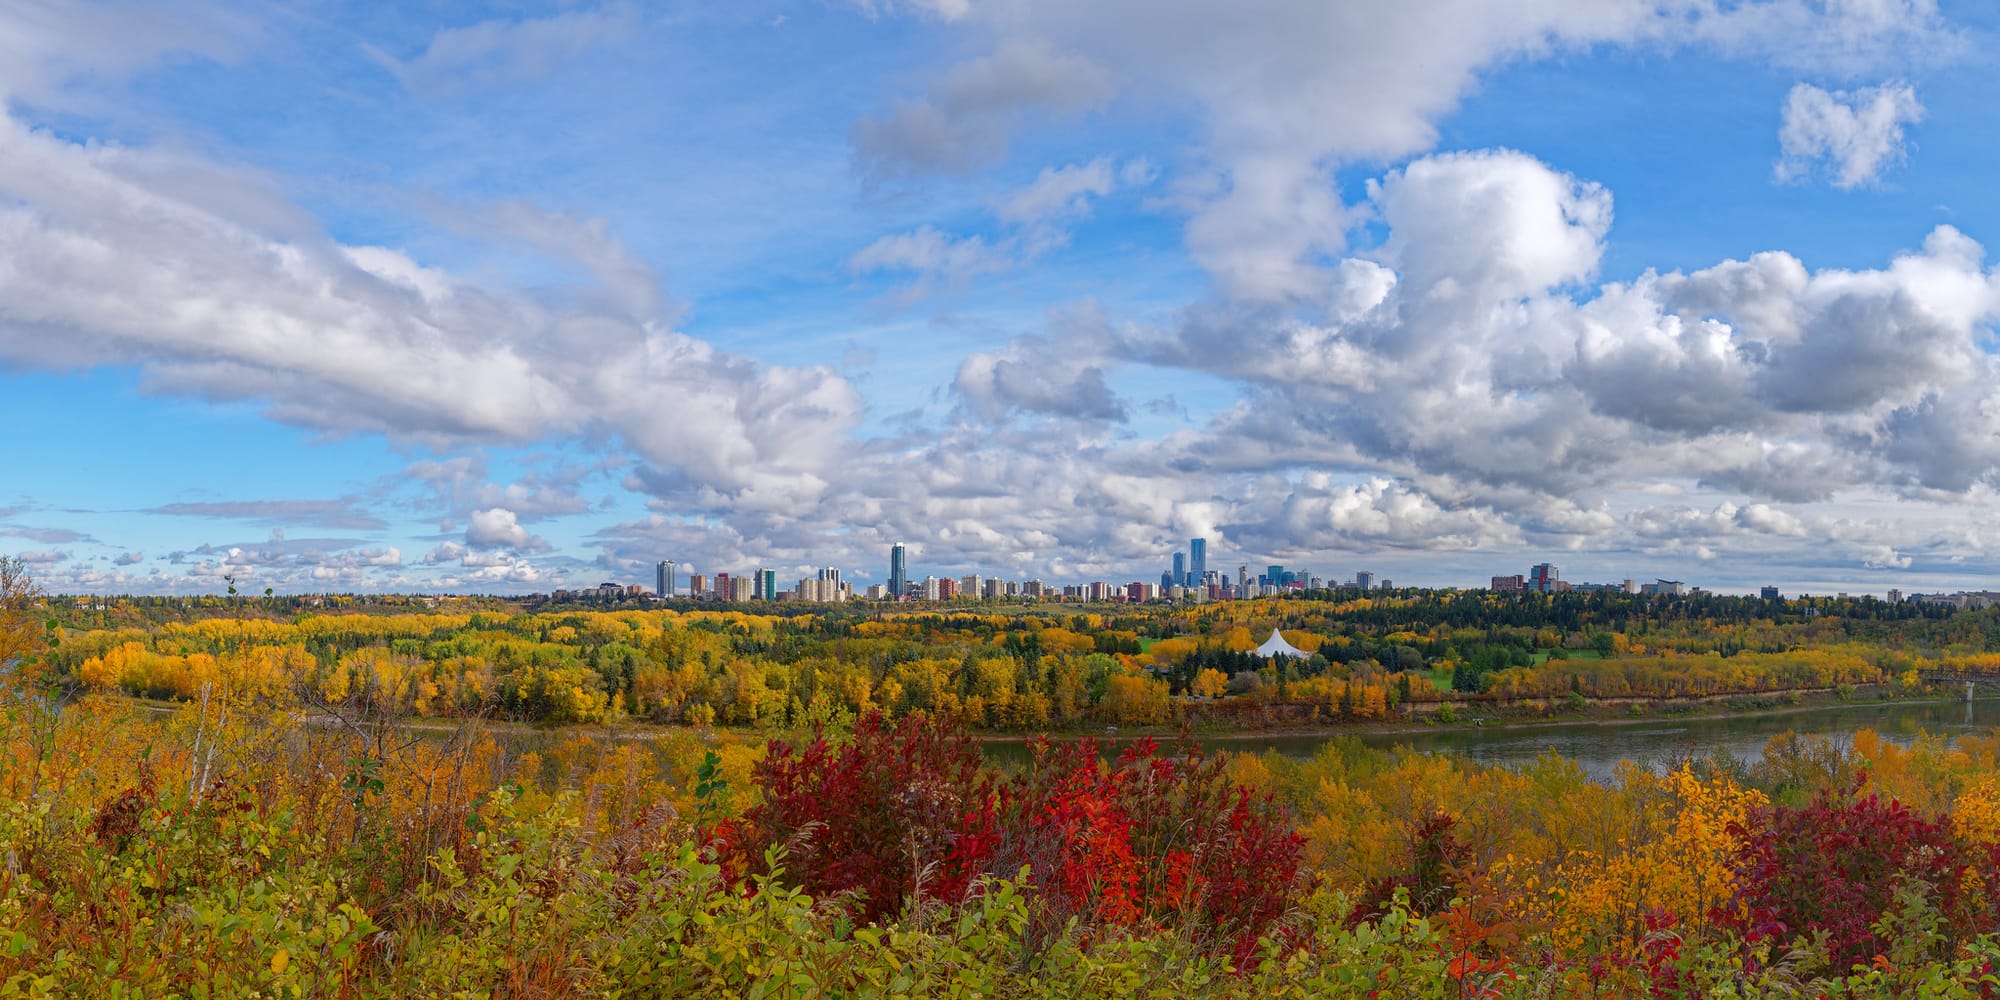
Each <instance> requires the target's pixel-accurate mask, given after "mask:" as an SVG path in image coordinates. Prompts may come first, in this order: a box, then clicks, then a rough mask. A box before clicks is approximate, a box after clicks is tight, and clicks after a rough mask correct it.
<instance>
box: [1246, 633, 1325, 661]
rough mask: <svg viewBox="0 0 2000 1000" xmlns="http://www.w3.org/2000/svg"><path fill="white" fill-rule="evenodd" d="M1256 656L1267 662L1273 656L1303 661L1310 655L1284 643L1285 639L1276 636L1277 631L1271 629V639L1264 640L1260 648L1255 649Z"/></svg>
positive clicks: (1278, 635)
mask: <svg viewBox="0 0 2000 1000" xmlns="http://www.w3.org/2000/svg"><path fill="white" fill-rule="evenodd" d="M1257 655H1258V656H1261V657H1263V658H1265V659H1267V660H1268V659H1270V658H1271V657H1273V656H1290V657H1295V658H1297V659H1301V660H1303V659H1306V658H1307V657H1310V656H1311V655H1312V654H1311V653H1308V652H1306V651H1305V650H1303V649H1300V648H1299V647H1297V646H1294V645H1292V644H1291V643H1289V642H1286V641H1285V637H1284V636H1282V635H1280V634H1278V630H1277V629H1272V630H1271V637H1270V638H1269V639H1266V640H1264V644H1263V645H1262V646H1258V647H1257Z"/></svg>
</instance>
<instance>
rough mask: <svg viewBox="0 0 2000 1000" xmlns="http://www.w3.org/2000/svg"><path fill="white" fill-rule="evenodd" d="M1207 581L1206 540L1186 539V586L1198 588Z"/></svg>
mask: <svg viewBox="0 0 2000 1000" xmlns="http://www.w3.org/2000/svg"><path fill="white" fill-rule="evenodd" d="M1207 579H1208V539H1206V538H1190V539H1188V571H1187V585H1188V586H1190V587H1199V586H1201V585H1202V584H1203V583H1205V582H1206V581H1207Z"/></svg>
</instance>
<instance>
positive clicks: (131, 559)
mask: <svg viewBox="0 0 2000 1000" xmlns="http://www.w3.org/2000/svg"><path fill="white" fill-rule="evenodd" d="M111 561H112V563H113V564H114V565H118V566H137V565H139V564H140V563H142V562H145V561H146V554H145V553H143V552H124V553H120V554H119V556H118V558H116V559H113V560H111Z"/></svg>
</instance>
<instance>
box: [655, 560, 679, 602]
mask: <svg viewBox="0 0 2000 1000" xmlns="http://www.w3.org/2000/svg"><path fill="white" fill-rule="evenodd" d="M654 576H655V577H656V580H655V581H654V587H653V593H655V594H658V595H660V596H661V597H663V598H665V597H672V596H674V587H675V573H674V561H673V560H672V559H668V560H666V561H664V562H662V563H660V565H659V566H658V567H657V572H656V573H655V574H654Z"/></svg>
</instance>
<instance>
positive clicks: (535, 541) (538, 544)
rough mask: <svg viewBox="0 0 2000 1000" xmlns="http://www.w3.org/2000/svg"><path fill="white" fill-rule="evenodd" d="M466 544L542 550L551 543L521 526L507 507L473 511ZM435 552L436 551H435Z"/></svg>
mask: <svg viewBox="0 0 2000 1000" xmlns="http://www.w3.org/2000/svg"><path fill="white" fill-rule="evenodd" d="M465 544H467V545H469V546H471V547H473V548H475V549H514V550H517V551H530V552H532V551H542V550H546V549H547V548H548V547H549V543H548V542H545V541H543V540H542V539H540V538H537V537H535V536H534V535H531V534H529V533H528V529H526V528H524V527H522V526H521V522H520V519H519V518H517V517H516V516H515V515H514V512H513V511H511V510H508V509H506V508H505V507H495V508H493V509H491V510H476V511H473V512H472V523H471V525H470V526H468V527H467V528H466V529H465ZM433 554H435V552H433Z"/></svg>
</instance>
